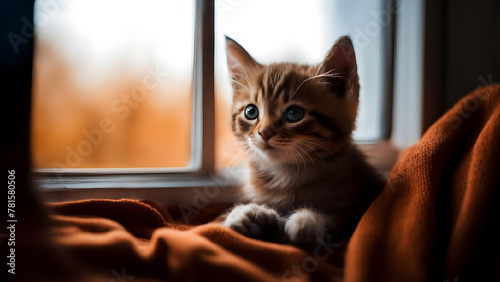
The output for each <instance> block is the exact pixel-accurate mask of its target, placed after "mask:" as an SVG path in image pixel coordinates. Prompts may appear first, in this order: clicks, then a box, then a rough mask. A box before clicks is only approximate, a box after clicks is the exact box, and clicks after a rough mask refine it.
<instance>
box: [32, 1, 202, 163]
mask: <svg viewBox="0 0 500 282" xmlns="http://www.w3.org/2000/svg"><path fill="white" fill-rule="evenodd" d="M194 2H195V1H194V0H193V1H178V0H146V1H130V0H128V1H123V0H99V1H97V0H69V1H64V2H62V1H52V2H50V3H49V2H47V1H44V0H40V1H36V2H35V29H36V41H35V59H34V77H33V115H32V117H33V126H32V148H33V159H34V165H35V166H36V167H38V168H154V167H160V168H163V167H168V168H172V167H180V168H184V167H186V166H189V165H190V164H191V161H192V159H191V158H192V154H191V147H192V146H191V143H192V142H191V141H192V138H191V133H192V130H191V125H192V123H191V121H192V101H193V100H192V99H193V91H192V90H193V89H192V74H193V62H194V59H193V56H194V12H195V3H194Z"/></svg>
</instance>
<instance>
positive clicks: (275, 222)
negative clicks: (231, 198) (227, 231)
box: [222, 203, 284, 238]
mask: <svg viewBox="0 0 500 282" xmlns="http://www.w3.org/2000/svg"><path fill="white" fill-rule="evenodd" d="M283 223H284V220H283V219H282V218H281V217H280V216H279V215H278V213H277V212H276V211H275V210H273V209H270V208H268V207H266V206H263V205H258V204H255V203H251V204H248V205H240V206H236V207H235V208H233V210H232V211H231V212H230V213H229V214H228V215H227V218H226V220H225V221H224V223H223V224H222V225H224V226H226V227H229V228H231V229H233V230H235V231H238V232H239V233H241V234H243V235H246V236H248V237H254V238H256V237H260V236H261V235H262V234H263V230H264V229H281V228H282V226H283Z"/></svg>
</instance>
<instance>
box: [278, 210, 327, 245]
mask: <svg viewBox="0 0 500 282" xmlns="http://www.w3.org/2000/svg"><path fill="white" fill-rule="evenodd" d="M326 224H327V217H326V216H325V215H323V214H321V213H318V212H315V211H313V210H310V209H299V210H297V211H295V212H294V213H293V214H292V215H291V216H290V217H289V218H288V220H287V221H286V223H285V233H286V236H287V238H288V239H289V240H290V241H291V242H292V243H293V244H295V245H305V246H309V245H313V244H315V242H316V241H317V240H318V239H324V238H325V237H326V232H327V231H326V230H327V226H326Z"/></svg>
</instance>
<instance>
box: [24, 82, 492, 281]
mask: <svg viewBox="0 0 500 282" xmlns="http://www.w3.org/2000/svg"><path fill="white" fill-rule="evenodd" d="M499 144H500V87H499V86H491V87H486V88H482V89H479V90H477V91H474V92H473V93H471V94H469V95H468V96H466V97H465V98H463V99H462V100H461V101H460V102H459V103H457V105H456V106H455V107H454V108H452V109H451V110H450V111H449V112H447V113H446V114H445V115H444V116H443V117H442V118H441V119H440V120H439V121H437V122H436V123H435V124H434V125H433V126H432V127H431V128H430V129H429V130H428V131H427V132H426V134H425V135H424V136H423V137H422V139H421V140H420V141H419V142H418V143H417V144H416V145H415V146H413V147H412V148H410V149H409V150H408V151H407V152H406V153H405V155H404V156H403V157H402V158H401V159H400V160H399V161H398V163H397V164H396V166H395V167H394V169H393V171H392V172H391V174H390V177H389V179H388V183H387V185H386V187H385V189H384V190H383V191H382V193H381V194H380V195H379V197H378V198H377V199H376V200H375V202H374V203H373V204H372V205H371V206H370V208H369V209H368V211H367V212H366V213H365V215H364V216H363V218H362V219H361V221H360V223H359V224H358V227H357V228H356V230H355V232H354V234H353V235H352V237H351V239H350V241H349V242H348V243H347V242H331V241H329V239H328V238H326V239H325V240H324V241H323V242H321V244H320V245H319V246H318V247H317V248H314V249H309V250H302V249H299V248H297V247H294V246H291V245H285V244H276V243H270V242H264V241H260V240H255V239H251V238H247V237H245V236H243V235H241V234H238V233H237V232H234V231H232V230H230V229H227V228H224V227H222V226H221V225H219V224H217V223H214V222H211V221H212V220H213V219H215V218H216V217H217V216H218V215H220V214H221V213H222V212H223V211H224V210H225V209H227V208H228V207H229V206H228V205H219V206H212V207H210V208H207V209H205V210H203V211H202V213H201V214H200V216H198V218H196V219H191V220H190V221H189V222H191V223H193V222H196V224H190V225H188V224H186V220H185V218H183V217H182V216H181V215H180V214H179V212H178V207H171V208H168V209H167V208H164V207H161V206H160V205H158V204H155V203H154V202H151V201H140V200H131V199H123V200H86V201H78V202H65V203H58V204H50V205H48V210H50V215H49V220H47V222H44V223H43V224H45V225H44V226H45V227H44V228H39V229H35V230H38V231H37V232H40V233H39V234H36V238H35V236H33V240H32V243H31V245H30V244H29V241H30V240H25V241H24V242H25V248H27V246H29V248H30V250H25V251H24V252H22V253H21V254H20V256H21V257H25V259H26V260H27V258H26V256H28V257H29V256H31V257H32V263H31V264H32V265H31V266H30V268H29V269H24V270H22V271H24V273H21V275H23V276H21V277H23V278H22V279H23V281H30V280H37V279H35V278H38V279H45V280H47V281H56V280H57V279H56V278H59V279H60V280H64V281H120V282H121V281H311V280H312V281H340V280H345V281H468V280H471V281H479V280H481V279H484V280H482V281H493V280H497V281H500V241H499V239H500V232H499V230H500V228H499V225H500V195H499V191H500V189H499V185H500V180H499V179H500V175H499V173H500V149H499ZM194 220H196V221H194ZM41 245H43V246H41ZM27 261H29V260H27ZM19 271H21V270H19Z"/></svg>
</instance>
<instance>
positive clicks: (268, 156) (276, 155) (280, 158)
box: [255, 144, 289, 163]
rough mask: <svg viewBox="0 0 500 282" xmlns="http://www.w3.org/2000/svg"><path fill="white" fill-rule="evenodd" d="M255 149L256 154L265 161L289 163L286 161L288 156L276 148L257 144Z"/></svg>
mask: <svg viewBox="0 0 500 282" xmlns="http://www.w3.org/2000/svg"><path fill="white" fill-rule="evenodd" d="M255 147H256V150H255V151H256V152H257V153H258V155H259V156H260V157H261V158H262V159H264V160H266V161H270V162H280V163H283V162H289V160H288V157H289V155H287V154H286V152H285V151H283V149H281V148H277V147H275V146H273V145H269V144H259V145H258V146H257V145H256V146H255Z"/></svg>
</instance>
